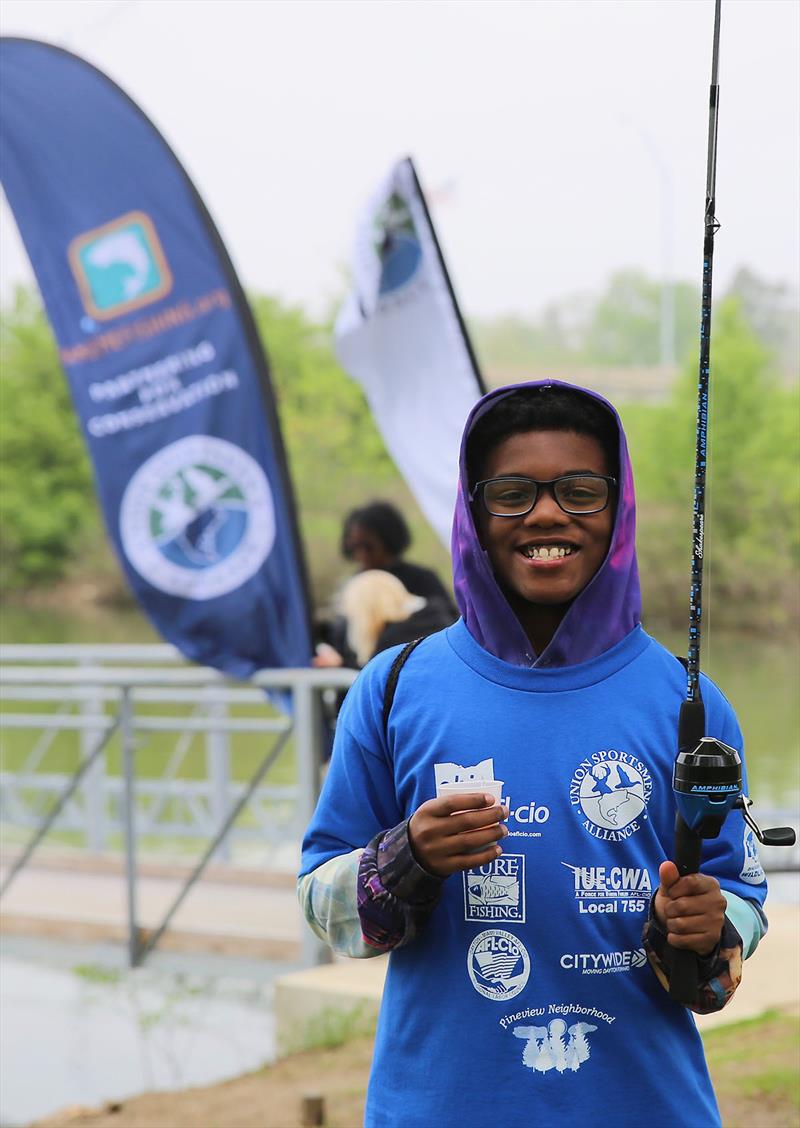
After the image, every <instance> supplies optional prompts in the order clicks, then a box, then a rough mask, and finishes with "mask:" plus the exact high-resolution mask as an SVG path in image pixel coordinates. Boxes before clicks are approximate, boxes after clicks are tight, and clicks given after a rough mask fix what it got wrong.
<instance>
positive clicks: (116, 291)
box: [69, 211, 172, 321]
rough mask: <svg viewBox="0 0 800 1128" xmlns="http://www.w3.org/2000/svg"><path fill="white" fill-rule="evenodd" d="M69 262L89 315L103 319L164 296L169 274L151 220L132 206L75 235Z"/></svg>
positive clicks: (105, 319)
mask: <svg viewBox="0 0 800 1128" xmlns="http://www.w3.org/2000/svg"><path fill="white" fill-rule="evenodd" d="M69 262H70V267H71V268H72V273H73V274H74V275H75V281H76V282H77V283H78V289H79V291H80V295H81V301H82V302H83V307H84V309H85V310H86V312H87V314H89V316H90V317H92V318H96V319H97V320H98V321H107V320H108V319H109V318H112V317H119V316H120V315H121V314H123V313H129V312H130V311H131V310H134V309H139V308H140V307H141V306H144V305H149V304H150V303H151V302H156V301H158V300H159V299H160V298H163V297H164V296H165V295H166V294H168V293H169V292H170V290H171V289H172V275H171V273H170V269H169V267H168V266H167V260H166V258H165V256H164V251H163V248H162V246H161V243H160V241H159V238H158V235H157V234H156V229H155V227H154V225H153V221H152V220H151V219H150V217H149V216H147V215H145V213H144V212H139V211H133V212H128V213H127V214H126V215H122V216H120V217H119V218H118V219H114V220H112V221H111V223H106V224H104V225H103V226H102V227H94V228H92V230H91V231H84V232H83V234H82V235H77V236H76V237H75V238H74V239H73V240H72V242H71V243H70V245H69Z"/></svg>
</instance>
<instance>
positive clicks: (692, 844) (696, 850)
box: [668, 814, 703, 1006]
mask: <svg viewBox="0 0 800 1128" xmlns="http://www.w3.org/2000/svg"><path fill="white" fill-rule="evenodd" d="M702 849H703V840H702V838H700V836H699V835H697V834H695V832H694V831H693V830H691V829H690V828H689V827H688V826H687V825H686V823H685V822H684V820H683V818H682V817H681V815H680V814H677V815H676V816H675V865H676V866H677V867H678V873H679V874H680V875H681V877H685V876H686V874H687V873H697V872H698V870H699V869H700V856H701V852H702ZM668 948H669V952H670V956H671V969H670V977H669V994H670V998H672V999H674V1000H675V1002H676V1003H683V1004H684V1006H690V1005H691V1004H693V1003H696V1002H697V981H698V974H697V955H696V954H695V953H694V952H690V951H689V950H688V949H686V948H673V947H672V945H671V944H670V945H668Z"/></svg>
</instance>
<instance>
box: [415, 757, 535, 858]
mask: <svg viewBox="0 0 800 1128" xmlns="http://www.w3.org/2000/svg"><path fill="white" fill-rule="evenodd" d="M433 770H434V773H435V776H436V795H437V797H438V796H439V795H440V794H441V792H440V788H441V785H442V784H443V783H474V784H475V790H476V791H480V789H481V783H482V782H484V781H486V780H493V779H494V759H493V758H492V757H491V756H489V757H488V758H487V759H486V760H481V762H480V763H479V764H469V765H467V767H464V765H463V764H453V763H447V764H434V765H433ZM515 798H516V797H515ZM503 805H504V806H506V807H508V819H507V821H506V826H507V828H508V833H509V836H510V837H517V838H541V837H542V832H541V831H540V830H537V829H536V827H538V826H541V825H542V823H546V822H547V821H548V819H549V818H550V808H549V807H545V806H544V805H543V804H541V803H536V802H535V801H534V800H532V799H526V800H525V801H524V802H522V803H517V804H516V806H515V802H514V801H512V798H511V795H510V794H509V795H504V796H503Z"/></svg>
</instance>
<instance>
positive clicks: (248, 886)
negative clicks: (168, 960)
mask: <svg viewBox="0 0 800 1128" xmlns="http://www.w3.org/2000/svg"><path fill="white" fill-rule="evenodd" d="M6 870H7V867H2V868H0V872H2V873H3V874H5V872H6ZM189 872H190V871H189V869H188V868H186V867H181V866H176V865H171V866H160V865H156V864H153V863H150V864H149V865H148V864H144V865H142V866H141V867H140V872H139V876H138V880H137V887H136V888H137V915H138V923H139V927H140V928H141V929H143V930H145V931H149V930H153V929H155V928H157V927H158V926H159V925H160V923H161V921H162V920H163V918H164V914H165V913H166V911H167V909H168V908H169V907H170V905H171V904H172V902H173V900H174V899H175V897H176V896H177V895H178V893H179V891H180V889H181V887H182V885H183V884H184V882H185V880H186V878H187V876H188V874H189ZM294 886H295V882H294V877H293V876H292V875H291V874H286V873H274V874H265V873H263V872H258V871H252V872H248V871H243V870H236V869H233V870H229V869H228V867H223V866H214V867H210V869H209V872H208V874H207V875H204V877H203V878H202V879H201V880H200V881H199V882H198V883H197V884H196V885H195V886H194V887H193V888H192V890H191V891H190V892H189V894H188V896H187V898H186V900H185V901H184V902H183V904H182V905H181V907H180V908H179V909H178V911H177V913H176V914H175V917H174V918H173V921H172V924H171V925H170V928H169V931H168V932H166V933H165V934H164V936H163V937H162V938H161V940H160V941H159V948H160V949H162V950H165V951H193V952H201V951H206V952H212V953H222V954H225V955H232V956H242V957H248V958H255V959H259V958H261V959H268V960H287V961H292V962H297V961H299V959H300V957H301V943H302V937H303V929H304V928H305V924H304V922H303V921H302V919H301V914H300V910H299V907H298V904H297V898H296V896H295V891H294ZM0 910H2V914H1V915H0V932H3V933H6V934H15V935H18V936H46V937H56V938H60V939H64V940H81V941H87V940H88V941H100V940H111V941H119V942H121V943H125V942H126V940H127V927H128V926H127V920H128V917H127V889H126V883H125V878H124V873H123V871H122V867H121V865H120V864H119V863H118V862H115V860H113V859H89V860H88V861H87V860H86V859H85V858H75V859H70V858H68V857H65V856H63V855H61V856H56V855H53V856H51V857H49V858H48V857H46V856H44V855H43V857H42V859H41V861H38V862H37V863H36V864H34V863H31V864H29V865H28V866H26V867H25V868H24V869H23V870H22V871H20V873H19V874H18V875H17V876H16V878H15V879H14V882H13V883H12V885H11V886H10V888H9V890H8V892H7V893H6V894H5V896H4V897H3V900H2V903H0Z"/></svg>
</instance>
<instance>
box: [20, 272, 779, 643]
mask: <svg viewBox="0 0 800 1128" xmlns="http://www.w3.org/2000/svg"><path fill="white" fill-rule="evenodd" d="M640 281H641V279H640ZM644 281H645V282H646V281H647V280H646V279H645V280H644ZM744 281H746V279H745V280H744ZM751 283H752V277H751ZM647 285H648V287H650V288H652V284H650V283H648V284H647ZM631 286H633V290H632V289H631ZM742 289H745V290H746V289H747V287H744V286H743V280H742V279H740V285H739V290H740V291H741V290H742ZM635 292H636V286H635V285H633V283H632V282H631V277H630V275H629V276H628V281H627V282H626V283H625V285H623V284H622V282H621V281H620V276H617V277H616V278H615V279H612V280H611V283H610V284H609V286H608V288H607V291H606V292H605V294H604V295H602V296H601V298H600V299H599V300H597V301H596V302H595V313H594V314H593V315H592V316H591V317H589V318H588V320H587V318H586V317H585V316H584V321H583V324H584V325H585V326H586V325H591V326H593V328H592V331H591V334H589V333H588V330H587V333H586V334H584V336H583V337H581V338H580V339H579V337H578V336H576V335H575V334H576V333H577V329H575V326H574V325H573V337H572V345H571V348H572V352H571V354H570V355H571V356H572V359H573V362H574V363H577V361H576V359H575V358H576V357H577V356H578V355H579V356H580V359H581V361H582V362H583V363H586V362H587V360H589V361H591V362H592V363H594V364H596V365H601V364H602V363H605V362H608V363H611V358H613V363H615V364H620V365H623V364H625V363H631V364H632V363H638V364H641V363H646V362H648V359H650V360H651V359H652V356H653V355H657V349H658V329H657V325H658V320H657V319H658V308H657V303H656V304H654V302H653V301H651V302H650V304H649V306H648V305H647V303H644V304H642V302H639V303H638V304H637V303H636V302H634V303H633V304H631V302H632V299H631V294H632V293H635ZM648 292H650V291H649V290H648ZM640 296H641V294H640ZM782 296H783V295H780V294H778V295H776V293H775V292H774V289H773V292H772V305H770V300H771V299H770V290H769V288H768V287H764V286H763V285H753V284H749V291H748V293H747V294H744V295H743V293H741V292H732V293H729V294H728V295H727V296H725V298H724V299H723V300H721V301H720V302H719V303H718V304H717V306H716V308H715V311H714V330H713V339H712V364H713V377H712V380H713V396H712V403H711V410H710V463H709V464H710V467H711V472H710V480H709V490H708V507H707V540H706V551H707V562H708V563H707V567H708V573H707V576H708V581H707V582H708V584H709V590H710V592H711V594H712V597H713V601H714V602H713V615H714V622H715V623H716V624H717V625H719V626H736V627H742V628H746V629H751V630H759V631H773V630H776V629H777V630H780V629H783V628H786V627H788V626H790V625H792V624H795V623H796V622H797V621H798V618H799V617H800V608H798V566H799V565H800V474H799V473H798V454H799V453H800V450H799V448H800V423H799V422H798V421H799V420H800V399H799V397H798V385H797V381H796V379H795V380H791V379H789V380H787V378H786V356H787V355H789V353H790V352H791V347H792V346H791V333H790V332H789V331H788V329H787V325H786V319H785V318H784V317H783V312H784V308H783V305H781V303H780V302H779V301H777V297H782ZM695 297H696V295H695ZM690 304H691V303H690V302H689V295H688V294H687V295H686V321H687V329H686V332H687V334H688V321H689V313H688V310H689V305H690ZM251 305H252V307H253V311H254V314H255V318H256V322H257V325H258V328H259V332H260V333H261V336H262V339H263V341H264V345H265V348H266V351H267V355H268V357H269V360H270V367H271V370H272V376H273V382H274V386H275V392H276V399H277V403H278V411H279V415H280V420H281V427H282V431H283V436H284V441H285V444H286V448H287V454H288V459H289V465H290V470H291V474H292V480H293V485H294V493H295V498H296V501H297V505H298V510H299V515H300V525H301V532H302V535H303V540H304V543H305V547H306V554H307V559H308V564H309V571H310V576H311V582H312V588H313V592H314V597H315V600H316V602H317V604H318V605H323V604H325V603H326V602H327V601H328V600H329V599H330V597H331V594H332V593H333V591H334V590H335V588H336V586H337V585H338V583H339V582H340V581H341V579H342V578H343V576H344V575H345V574H346V573H347V572H348V570H349V569H348V566H347V565H346V564H345V562H344V561H342V560H341V558H340V556H339V551H338V545H339V535H340V527H341V518H342V516H343V514H344V513H345V512H346V511H347V509H349V508H350V507H352V506H354V505H358V504H361V503H363V502H364V501H366V500H369V499H371V498H375V497H386V498H390V499H391V500H394V501H395V502H396V503H398V504H399V505H400V506H401V508H402V509H403V510H404V511H405V512H406V514H407V515H408V517H409V521H410V524H411V527H412V531H413V533H414V536H415V544H414V549H413V556H414V558H415V559H417V560H419V561H421V562H423V563H428V564H430V565H432V566H434V567H436V568H437V569H438V570H439V571H440V572H441V573H442V574H443V575H444V576H447V575H449V563H448V556H447V553H446V551H445V549H444V547H443V546H442V545H440V544H439V543H438V541H437V539H436V537H435V536H434V534H433V533H432V531H431V530H430V529H429V527H428V526H427V524H426V522H425V521H424V519H423V517H422V515H421V513H420V512H419V510H418V508H417V506H416V504H415V503H414V501H413V498H412V497H411V495H410V493H409V492H408V490H407V488H406V486H405V484H404V483H403V481H402V480H401V479H400V477H399V475H398V473H397V471H396V470H395V468H394V465H393V463H392V462H391V460H390V459H389V457H388V455H387V453H386V450H385V448H384V445H383V442H382V440H381V438H380V435H379V434H378V432H377V429H376V427H375V424H374V421H373V419H372V416H371V414H370V412H369V409H368V407H367V404H366V402H365V400H364V397H363V395H362V393H361V391H360V389H359V388H358V387H357V386H356V385H355V384H354V383H353V382H352V381H351V380H349V379H348V378H347V377H346V376H345V375H344V373H343V372H342V371H341V370H340V368H339V367H338V364H337V363H336V360H335V357H334V355H333V350H332V347H331V326H330V325H328V324H324V323H322V322H319V321H316V320H314V319H313V318H311V317H310V316H309V315H308V314H307V313H306V312H305V311H303V310H302V309H300V308H297V307H292V306H287V305H285V304H283V303H282V302H280V301H278V300H277V299H275V298H270V297H265V296H260V295H256V296H251ZM648 308H649V310H650V313H649V315H648V317H646V318H645V323H646V324H647V325H648V326H649V328H647V329H646V331H645V329H643V328H642V317H643V311H644V310H646V309H648ZM698 310H699V301H697V302H696V303H695V304H694V309H693V328H692V334H693V336H694V337H696V322H697V319H698ZM680 316H681V317H682V316H683V315H682V314H681V315H680ZM626 318H629V319H632V323H631V324H629V325H628V328H627V329H626V328H625V324H626ZM648 318H649V320H648ZM654 318H655V320H654ZM505 320H507V319H505ZM545 320H546V319H545ZM679 323H681V322H680V317H679ZM502 324H503V322H495V323H493V324H492V325H491V326H489V329H490V330H491V331H487V327H486V325H485V324H484V325H482V324H481V323H479V324H478V325H477V327H476V333H475V336H476V340H477V343H478V350H479V355H480V358H481V361H482V367H483V369H484V371H485V372H486V373H488V374H489V375H490V376H491V373H492V371H493V369H495V370H502V368H503V366H504V365H506V364H507V363H508V362H509V356H510V355H514V356H515V357H516V358H517V359H516V361H515V363H517V362H519V357H520V356H522V357H523V361H522V363H524V364H525V368H526V370H527V371H528V372H529V374H530V375H531V376H535V375H536V368H537V364H541V365H543V366H544V365H547V364H550V363H552V362H553V361H554V360H555V359H558V358H557V356H556V352H554V351H552V350H551V351H550V352H547V350H544V351H543V350H542V349H540V348H539V346H538V345H536V344H535V342H534V344H531V342H532V341H533V338H534V337H535V333H534V334H533V336H532V337H529V338H527V339H526V342H525V344H524V349H522V352H520V348H521V346H520V338H519V336H516V337H515V335H514V333H513V332H509V333H508V334H505V335H504V333H503V332H502V331H501V325H502ZM541 324H543V322H542V319H540V322H539V327H540V328H541ZM576 324H577V322H576ZM603 326H605V328H603ZM609 326H614V331H613V333H612V331H611V329H610V328H609ZM534 328H535V326H534ZM601 330H602V331H601ZM537 331H538V330H537ZM613 340H616V342H617V343H616V344H615V345H614V346H613V349H612V348H611V346H610V344H609V342H611V341H613ZM592 341H594V342H595V343H594V344H593V343H592ZM626 341H627V342H628V344H627V345H625V342H626ZM551 344H552V340H551ZM562 345H563V341H562ZM559 347H561V346H559ZM694 347H695V349H696V343H695V346H694ZM578 349H580V352H579V353H578V352H577V351H576V350H578ZM626 349H627V350H628V351H627V352H626V351H625V350H626ZM787 349H788V353H787ZM514 350H516V352H515V351H514ZM609 350H610V351H609ZM647 350H650V352H648V351H647ZM652 350H656V352H655V353H654V352H653V351H652ZM685 352H686V360H685V363H684V364H683V365H682V367H681V371H680V374H679V376H678V377H677V378H676V379H675V381H674V382H673V384H672V386H671V390H670V392H669V398H668V399H667V400H666V401H665V402H663V403H657V404H651V403H637V402H631V403H627V404H622V405H618V406H620V409H621V414H622V417H623V421H624V423H625V426H626V429H627V431H628V438H629V443H630V447H631V452H632V455H633V459H634V469H635V472H636V481H637V496H638V506H639V556H640V565H641V572H642V579H643V588H644V596H645V609H646V611H647V614H648V616H649V618H650V619H651V620H652V621H657V622H659V623H661V624H665V625H669V624H675V625H682V624H683V623H684V622H685V620H686V610H687V601H688V582H689V581H688V575H689V560H690V536H691V497H692V480H693V470H694V453H693V450H694V446H693V444H694V430H695V426H694V412H695V394H696V393H695V388H696V379H697V372H696V365H697V361H696V359H695V358H692V356H691V352H692V350H691V348H690V346H689V343H688V338H687V342H686V349H685ZM565 355H566V354H563V355H562V357H561V360H560V362H559V363H560V364H562V365H563V366H564V377H565V378H566V379H569V365H568V362H567V360H566V359H565ZM0 361H1V367H0V396H1V397H2V431H1V433H0V439H1V440H2V441H1V442H0V585H2V590H3V592H4V593H5V594H6V596H7V597H8V598H21V597H23V596H24V593H25V592H26V591H30V590H32V589H36V588H37V587H42V586H47V585H53V584H57V583H59V582H62V581H63V580H65V579H70V578H78V577H87V578H91V577H92V576H94V575H103V576H105V577H106V578H108V577H109V576H113V577H115V579H114V581H113V582H110V583H109V584H107V585H106V586H107V588H108V587H110V589H112V591H113V594H115V595H116V596H119V595H120V592H121V590H122V585H123V581H122V579H121V574H120V573H119V570H118V569H117V568H116V567H115V565H114V564H113V562H112V561H111V559H110V549H109V548H108V546H107V543H106V539H105V536H104V534H103V530H102V520H101V517H100V514H99V510H98V506H97V504H96V502H95V498H94V489H93V482H92V471H91V467H90V464H89V460H88V457H87V454H86V451H85V446H84V443H83V439H82V437H81V435H80V431H79V426H78V422H77V418H76V415H75V412H74V410H73V408H72V405H71V401H70V394H69V390H68V386H67V382H66V379H65V378H64V375H63V373H62V372H61V369H60V365H59V361H58V356H57V351H56V347H55V343H54V340H53V337H52V334H51V332H50V329H49V326H48V323H47V320H46V318H45V316H44V314H43V311H42V308H41V305H40V303H39V300H38V297H36V295H34V294H33V293H31V292H29V291H26V290H19V291H18V292H17V294H16V297H15V300H14V302H13V303H12V304H11V305H10V306H9V307H8V308H6V309H4V310H2V311H0Z"/></svg>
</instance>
